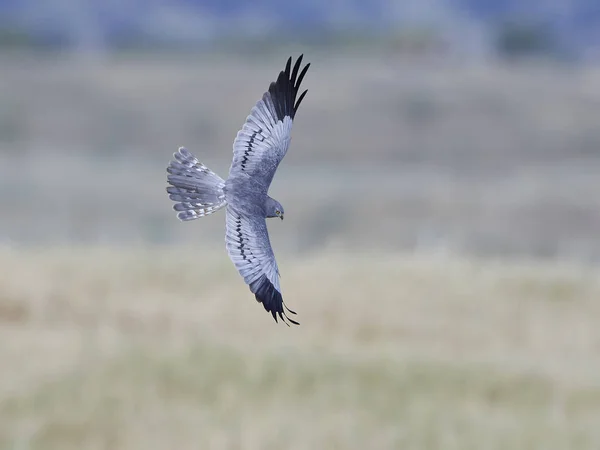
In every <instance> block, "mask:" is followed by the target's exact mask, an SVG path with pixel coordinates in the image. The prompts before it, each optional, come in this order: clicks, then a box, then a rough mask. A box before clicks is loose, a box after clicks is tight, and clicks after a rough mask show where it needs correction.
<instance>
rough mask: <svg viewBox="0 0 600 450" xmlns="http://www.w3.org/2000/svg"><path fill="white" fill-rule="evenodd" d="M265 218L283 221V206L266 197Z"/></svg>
mask: <svg viewBox="0 0 600 450" xmlns="http://www.w3.org/2000/svg"><path fill="white" fill-rule="evenodd" d="M266 206H267V208H266V210H267V218H271V217H279V218H280V219H281V220H283V212H284V211H283V206H282V205H281V203H279V202H278V201H277V200H275V199H273V198H271V197H267V205H266Z"/></svg>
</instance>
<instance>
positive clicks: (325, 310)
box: [0, 247, 600, 450]
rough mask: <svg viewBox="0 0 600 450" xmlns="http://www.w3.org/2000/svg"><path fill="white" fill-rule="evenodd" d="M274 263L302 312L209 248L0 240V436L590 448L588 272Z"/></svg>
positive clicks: (598, 364) (366, 262)
mask: <svg viewBox="0 0 600 450" xmlns="http://www.w3.org/2000/svg"><path fill="white" fill-rule="evenodd" d="M211 261H216V262H215V263H211ZM281 266H282V267H283V270H282V275H283V280H282V282H283V286H284V289H285V292H286V294H287V295H286V301H287V303H288V305H290V307H292V308H293V309H295V310H297V311H298V314H299V320H300V322H301V326H300V327H295V328H291V329H288V328H287V327H285V326H284V325H283V324H279V325H276V324H275V323H274V322H273V321H272V319H271V318H270V317H269V316H267V315H266V314H265V312H264V311H263V310H262V308H261V307H260V306H259V305H256V304H255V302H254V301H252V300H251V298H248V297H249V295H248V293H247V290H246V288H245V286H243V284H242V283H241V282H240V280H239V279H238V278H237V275H236V274H234V273H233V271H232V270H231V267H230V264H229V262H228V261H226V260H225V258H224V257H223V255H222V254H221V253H220V252H217V253H212V252H208V253H206V252H204V253H203V254H202V255H199V254H198V252H196V251H193V250H190V249H177V248H169V249H155V250H148V249H146V250H143V249H140V250H136V251H125V250H119V249H114V248H113V249H110V248H107V247H103V248H96V249H94V248H89V247H85V248H70V249H64V250H45V251H42V250H29V251H20V252H16V251H4V252H2V253H1V254H0V268H1V270H0V282H1V285H2V294H1V295H0V333H1V334H2V338H1V340H0V342H1V344H0V358H2V361H3V367H4V369H3V375H2V378H1V381H0V445H1V446H2V447H3V448H31V449H45V450H47V449H61V450H68V449H77V450H86V449H99V448H107V449H108V448H111V449H138V448H139V449H154V448H157V449H158V448H165V447H169V448H173V447H176V448H181V449H187V448H190V449H192V448H206V449H209V448H210V449H226V448H227V449H233V448H240V449H258V448H260V449H269V448H272V449H312V448H324V449H325V448H327V449H334V448H345V449H364V448H381V449H391V448H407V449H467V448H473V449H481V448H486V449H503V450H506V449H542V448H543V449H556V450H563V449H565V448H577V449H596V448H598V445H599V444H600V429H599V428H598V426H597V424H598V423H599V421H600V385H599V384H598V376H597V375H598V373H599V371H600V359H599V358H598V351H599V349H600V329H599V328H598V326H597V317H598V316H599V314H600V304H599V303H598V298H600V282H599V280H600V276H599V275H600V273H598V270H597V269H590V268H585V267H583V266H573V265H555V264H553V265H544V264H533V263H512V264H506V263H504V264H498V263H492V262H484V261H467V260H462V259H456V258H454V259H451V260H449V259H446V258H443V257H435V258H431V257H402V256H382V255H364V254H363V255H358V254H355V255H352V256H349V255H348V254H336V253H329V254H327V255H322V256H306V257H301V258H294V259H290V258H282V259H281Z"/></svg>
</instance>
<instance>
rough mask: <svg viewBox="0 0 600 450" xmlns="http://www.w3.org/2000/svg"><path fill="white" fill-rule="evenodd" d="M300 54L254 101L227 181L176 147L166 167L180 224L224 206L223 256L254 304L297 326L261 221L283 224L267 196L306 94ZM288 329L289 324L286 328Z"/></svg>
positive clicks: (278, 209) (238, 138)
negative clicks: (230, 263)
mask: <svg viewBox="0 0 600 450" xmlns="http://www.w3.org/2000/svg"><path fill="white" fill-rule="evenodd" d="M301 63H302V55H300V57H299V58H298V60H297V61H296V64H294V67H293V69H292V58H291V57H290V58H289V59H288V61H287V64H286V66H285V70H283V71H281V72H280V73H279V76H278V77H277V81H274V82H272V83H271V84H270V86H269V90H268V91H267V92H265V93H264V94H263V96H262V99H261V100H259V101H258V102H257V103H256V105H255V106H254V108H252V111H251V112H250V115H249V116H248V117H247V118H246V122H245V123H244V126H243V127H242V129H241V130H240V131H239V132H238V134H237V136H236V138H235V140H234V142H233V161H232V163H231V168H230V169H229V178H227V180H226V181H225V180H223V179H222V178H221V177H219V176H218V175H217V174H216V173H214V172H213V171H212V170H210V169H209V168H208V167H206V166H205V165H204V164H202V163H201V162H200V161H198V159H197V158H196V157H195V156H194V155H193V154H191V153H190V152H189V151H188V150H186V149H185V148H183V147H181V148H180V149H179V151H177V152H176V153H174V155H173V156H174V158H175V159H174V160H172V161H171V162H170V164H169V166H168V168H167V173H168V175H167V180H168V183H169V184H170V186H168V187H167V192H168V193H169V198H170V199H171V200H173V201H174V202H176V203H175V205H174V206H173V209H174V210H175V211H178V213H177V217H178V218H179V219H180V220H182V221H187V220H194V219H197V218H198V217H202V216H206V215H208V214H212V213H214V212H215V211H218V210H219V209H221V208H223V207H226V211H227V214H226V233H225V245H226V248H227V253H228V254H229V257H230V258H231V260H232V261H233V264H234V265H235V267H236V268H237V270H238V272H239V273H240V275H241V276H242V277H243V278H244V281H245V282H246V284H247V285H248V286H249V287H250V291H251V292H252V293H253V294H254V296H255V298H256V300H257V301H258V302H261V303H262V304H263V306H264V308H265V310H267V311H268V312H270V313H271V314H272V315H273V318H274V319H275V321H276V322H277V315H279V317H280V318H281V320H282V321H283V322H284V323H286V324H287V322H286V319H287V320H289V321H290V322H291V323H293V324H296V325H298V322H296V321H295V320H292V319H290V318H289V317H288V315H287V314H286V311H285V310H284V308H285V309H286V310H287V311H288V312H290V313H291V314H296V313H295V312H294V311H291V310H290V309H289V308H288V307H287V306H286V305H285V303H284V302H283V297H282V295H281V289H280V286H279V269H278V267H277V262H276V261H275V255H274V254H273V249H272V248H271V242H270V240H269V233H268V231H267V223H266V220H265V219H266V218H270V217H279V218H281V219H282V220H283V207H282V206H281V204H280V203H279V202H278V201H277V200H275V199H273V198H271V197H269V196H268V195H267V193H268V190H269V186H270V184H271V181H272V180H273V176H274V175H275V171H276V170H277V167H278V166H279V163H280V162H281V160H282V159H283V157H284V156H285V154H286V152H287V150H288V147H289V145H290V133H291V131H292V122H293V120H294V116H295V115H296V111H297V110H298V106H299V105H300V102H302V99H303V98H304V96H305V95H306V92H307V91H306V90H305V91H304V92H302V94H300V96H299V97H297V96H298V88H299V87H300V83H301V82H302V79H303V78H304V75H305V74H306V71H307V70H308V67H309V66H310V64H307V65H306V66H305V67H304V68H303V69H302V71H300V73H299V74H298V72H299V70H300V65H301ZM288 325H289V324H288Z"/></svg>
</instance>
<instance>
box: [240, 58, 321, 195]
mask: <svg viewBox="0 0 600 450" xmlns="http://www.w3.org/2000/svg"><path fill="white" fill-rule="evenodd" d="M302 57H303V55H300V57H299V58H298V60H297V61H296V63H295V64H294V67H293V69H292V58H291V57H290V58H289V59H288V60H287V63H286V66H285V70H282V71H281V72H280V73H279V76H278V77H277V81H274V82H272V83H271V84H270V85H269V89H268V91H267V92H265V93H264V94H263V96H262V98H261V99H260V100H259V101H258V102H257V103H256V104H255V105H254V107H253V108H252V110H251V111H250V115H248V117H247V118H246V122H245V123H244V125H243V126H242V129H241V130H240V131H239V132H238V133H237V136H236V138H235V140H234V142H233V161H232V163H231V168H230V169H229V177H230V178H232V179H233V178H236V177H238V178H240V177H241V178H244V177H252V178H253V179H254V182H255V185H257V186H259V187H260V190H261V191H263V192H264V193H266V192H267V191H268V189H269V186H270V184H271V181H272V180H273V176H274V175H275V171H276V170H277V167H278V166H279V163H280V162H281V160H282V159H283V157H284V156H285V154H286V153H287V150H288V147H289V144H290V135H291V131H292V122H293V120H294V117H295V116H296V111H297V110H298V107H299V106H300V103H301V102H302V99H303V98H304V96H305V95H306V92H307V91H306V90H305V91H304V92H302V94H301V95H300V97H298V90H299V88H300V83H301V82H302V80H303V79H304V76H305V75H306V72H307V70H308V68H309V67H310V63H309V64H306V66H305V67H304V68H303V69H302V71H301V72H300V75H298V72H299V70H300V66H301V64H302Z"/></svg>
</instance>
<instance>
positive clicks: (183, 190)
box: [167, 147, 226, 221]
mask: <svg viewBox="0 0 600 450" xmlns="http://www.w3.org/2000/svg"><path fill="white" fill-rule="evenodd" d="M173 157H174V160H172V161H171V162H170V163H169V166H168V167H167V173H168V175H167V181H168V183H169V184H170V185H171V186H167V193H168V194H169V198H170V199H171V200H173V201H174V202H177V203H175V205H173V209H174V210H175V211H177V212H178V213H177V217H178V218H179V220H184V221H186V220H193V219H197V218H198V217H203V216H207V215H209V214H212V213H214V212H215V211H218V210H219V209H221V208H223V207H224V206H225V205H226V200H225V193H224V192H223V187H224V186H225V181H224V180H223V179H222V178H221V177H220V176H218V175H217V174H216V173H214V172H213V171H212V170H210V169H209V168H208V167H206V166H205V165H204V164H202V163H201V162H200V161H198V159H197V158H196V157H195V156H194V155H192V154H191V153H190V152H189V151H188V150H187V149H185V148H184V147H180V148H179V150H178V151H177V152H175V153H173Z"/></svg>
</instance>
